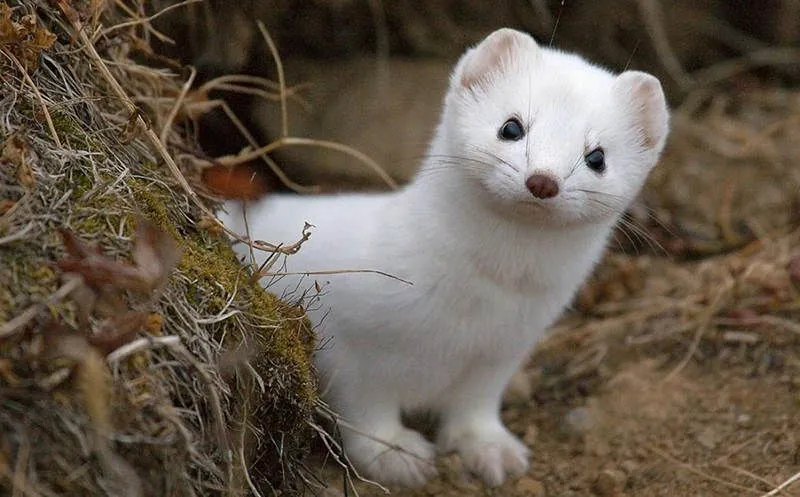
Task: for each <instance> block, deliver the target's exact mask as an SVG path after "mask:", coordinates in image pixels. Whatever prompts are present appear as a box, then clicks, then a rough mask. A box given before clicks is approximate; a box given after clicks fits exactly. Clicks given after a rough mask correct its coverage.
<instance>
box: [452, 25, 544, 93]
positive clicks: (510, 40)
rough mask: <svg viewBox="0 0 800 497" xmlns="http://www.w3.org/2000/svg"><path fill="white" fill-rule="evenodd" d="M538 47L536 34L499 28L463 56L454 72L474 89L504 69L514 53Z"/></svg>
mask: <svg viewBox="0 0 800 497" xmlns="http://www.w3.org/2000/svg"><path fill="white" fill-rule="evenodd" d="M537 48H538V45H537V44H536V41H535V40H534V39H533V37H531V36H530V35H528V34H526V33H523V32H522V31H517V30H515V29H510V28H502V29H498V30H497V31H494V32H493V33H492V34H490V35H489V36H487V37H486V38H485V39H484V40H483V41H482V42H480V43H479V44H478V45H477V46H476V47H475V48H472V49H470V50H469V51H467V53H465V54H464V55H463V56H462V57H461V60H460V61H459V63H458V65H457V66H456V70H455V71H454V72H453V84H454V85H459V86H461V87H463V88H467V89H472V88H474V87H475V86H478V85H481V84H482V83H485V82H486V80H487V79H488V78H489V76H491V75H492V74H494V73H496V72H499V71H502V70H503V69H504V68H505V67H507V65H508V64H509V62H510V61H512V60H513V58H514V57H517V56H519V55H520V54H521V53H523V52H525V51H527V52H532V51H534V50H536V49H537Z"/></svg>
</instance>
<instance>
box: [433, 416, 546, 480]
mask: <svg viewBox="0 0 800 497" xmlns="http://www.w3.org/2000/svg"><path fill="white" fill-rule="evenodd" d="M442 448H443V449H444V450H446V451H451V450H455V451H456V452H458V454H459V455H460V456H461V461H462V462H463V464H464V467H465V468H466V469H467V470H468V471H469V472H470V473H472V474H474V475H476V476H478V477H479V478H480V479H482V480H483V481H484V483H486V485H488V486H490V487H496V486H499V485H502V483H503V482H504V481H505V480H506V478H508V477H518V476H522V475H524V474H525V472H526V471H528V455H529V453H530V451H529V450H528V448H527V447H526V446H525V444H523V443H522V442H520V441H519V440H518V439H517V437H515V436H514V435H512V434H511V433H510V432H509V431H508V430H507V429H506V428H505V427H503V426H500V427H498V428H494V429H492V430H485V429H484V430H480V429H473V430H469V431H466V432H462V433H461V434H460V435H459V436H456V437H447V438H445V439H444V443H443V444H442Z"/></svg>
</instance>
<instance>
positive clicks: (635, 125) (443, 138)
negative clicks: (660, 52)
mask: <svg viewBox="0 0 800 497" xmlns="http://www.w3.org/2000/svg"><path fill="white" fill-rule="evenodd" d="M668 132H669V111H668V109H667V104H666V101H665V98H664V92H663V90H662V88H661V84H660V83H659V81H658V80H657V79H656V78H655V77H653V76H651V75H649V74H646V73H643V72H638V71H625V72H623V73H621V74H619V75H614V74H612V73H611V72H609V71H607V70H605V69H603V68H600V67H598V66H595V65H593V64H591V63H589V62H587V61H585V60H584V59H582V58H581V57H579V56H577V55H574V54H569V53H564V52H560V51H557V50H552V49H548V48H543V47H540V46H538V45H537V43H536V41H535V40H534V39H533V38H532V37H530V36H529V35H527V34H525V33H522V32H519V31H515V30H512V29H500V30H498V31H495V32H494V33H492V34H491V35H489V36H488V37H487V38H486V39H485V40H484V41H482V42H481V43H480V44H478V45H477V46H476V47H474V48H472V49H470V50H469V51H467V53H466V54H464V55H463V56H462V58H461V60H460V61H459V63H458V64H457V65H456V67H455V69H454V71H453V73H452V76H451V81H450V89H449V91H448V94H447V97H446V99H445V106H444V112H443V117H442V121H441V123H440V126H439V132H438V135H437V139H438V142H434V146H433V148H432V154H431V157H430V159H429V161H428V164H430V167H432V168H436V167H438V166H437V162H439V161H441V162H442V163H446V164H447V165H448V169H451V168H452V169H455V170H458V171H459V174H461V177H463V178H464V179H466V180H468V181H469V182H470V184H473V185H475V186H476V187H477V191H478V192H482V193H483V195H482V197H483V198H485V199H486V201H488V202H489V203H490V204H492V206H493V207H495V208H498V209H501V210H504V211H509V212H513V213H516V214H520V215H522V216H524V217H526V218H529V219H532V220H534V221H535V222H540V223H548V224H556V225H564V224H575V223H585V222H596V221H599V220H604V219H616V218H617V217H618V216H619V215H620V214H621V213H622V212H623V211H624V210H625V209H626V208H627V207H628V205H629V203H630V202H631V200H633V198H634V197H636V195H638V193H639V191H640V189H641V187H642V185H643V183H644V181H645V179H646V178H647V175H648V173H649V172H650V170H651V169H652V168H653V166H654V165H655V164H656V162H657V160H658V157H659V155H660V154H661V151H662V149H663V148H664V143H665V141H666V138H667V134H668ZM440 165H441V164H440ZM451 166H452V167H451Z"/></svg>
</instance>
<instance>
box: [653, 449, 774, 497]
mask: <svg viewBox="0 0 800 497" xmlns="http://www.w3.org/2000/svg"><path fill="white" fill-rule="evenodd" d="M645 447H646V448H647V449H649V450H650V451H652V452H654V453H655V454H657V455H659V456H661V457H663V458H664V459H666V460H667V461H670V462H671V463H673V464H675V465H677V466H680V467H681V468H683V469H685V470H686V471H688V472H690V473H693V474H695V475H697V476H700V477H702V478H705V479H707V480H710V481H713V482H716V483H719V484H720V485H725V486H726V487H729V488H735V489H737V490H744V491H747V492H751V493H757V492H758V490H756V489H755V488H751V487H745V486H743V485H738V484H736V483H733V482H729V481H725V480H723V479H722V478H718V477H716V476H714V475H710V474H708V473H705V472H703V471H700V470H699V469H697V468H695V467H694V466H692V465H691V464H688V463H685V462H683V461H680V460H678V459H675V458H674V457H672V456H671V455H669V454H667V453H666V452H664V451H663V450H661V449H658V448H656V447H652V446H645ZM773 495H775V494H773ZM761 497H766V496H761ZM770 497H772V496H770Z"/></svg>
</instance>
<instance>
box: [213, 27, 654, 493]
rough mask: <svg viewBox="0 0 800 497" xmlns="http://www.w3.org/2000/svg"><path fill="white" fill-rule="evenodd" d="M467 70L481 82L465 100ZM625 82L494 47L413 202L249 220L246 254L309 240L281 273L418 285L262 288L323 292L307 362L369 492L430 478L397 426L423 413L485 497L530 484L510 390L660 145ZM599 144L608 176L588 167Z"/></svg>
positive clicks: (520, 39)
mask: <svg viewBox="0 0 800 497" xmlns="http://www.w3.org/2000/svg"><path fill="white" fill-rule="evenodd" d="M498 40H499V41H498ZM503 40H505V41H506V42H508V41H509V40H511V42H512V43H511V44H510V45H508V44H506V45H503V44H502V43H500V42H502V41H503ZM509 46H510V48H508V47H509ZM504 47H505V49H504ZM506 49H507V50H506ZM487 50H488V51H489V52H487ZM475 54H479V55H480V56H481V57H480V59H478V58H475V59H473V57H475V56H476V55H475ZM471 62H472V63H471ZM470 63H471V65H470ZM464 71H473V72H474V71H477V73H476V74H475V75H476V76H480V78H478V79H476V80H475V81H477V83H475V84H472V85H471V86H468V87H465V86H464V84H465V83H464V81H465V79H464V75H465V74H464ZM481 71H483V73H482V72H481ZM484 73H485V74H484ZM625 74H626V76H625V78H619V77H616V76H614V75H613V74H612V73H610V72H608V71H606V70H604V69H601V68H599V67H596V66H593V65H590V64H588V63H587V62H585V61H584V60H583V59H581V58H580V57H578V56H576V55H570V54H566V53H562V52H559V51H555V50H550V49H545V48H540V47H538V46H537V45H536V43H535V42H534V40H533V39H532V38H530V37H529V36H527V35H525V34H522V33H519V32H516V31H512V30H508V29H505V30H500V31H497V32H495V33H494V34H492V35H490V37H489V38H487V39H486V40H485V41H484V42H482V44H481V45H479V46H478V47H477V48H475V49H472V50H470V51H469V52H467V54H465V55H464V57H463V58H462V60H461V62H459V64H458V65H457V66H456V69H455V70H454V73H453V77H452V80H451V86H450V90H449V91H448V93H447V96H446V98H445V105H444V110H443V115H442V119H441V121H440V125H439V127H438V129H437V133H436V136H435V138H434V139H433V142H432V144H431V148H430V154H429V157H428V158H426V160H425V162H424V164H423V167H422V170H421V172H420V173H419V174H418V175H417V177H416V178H415V179H414V181H413V182H412V183H411V184H409V185H408V186H407V187H405V188H404V189H402V190H400V191H397V192H393V193H377V194H348V195H338V196H315V197H300V196H293V195H270V196H268V197H266V198H265V199H264V200H262V201H259V202H257V203H255V204H253V205H251V206H249V208H248V212H247V214H248V221H249V224H250V229H251V234H252V237H253V238H255V239H263V240H269V241H286V242H289V241H292V240H294V239H296V238H297V236H298V235H299V232H300V229H301V227H302V225H303V222H304V221H308V222H310V223H312V224H313V225H314V226H315V228H314V229H313V231H312V236H311V239H310V240H309V241H308V242H307V243H306V244H305V245H304V246H303V248H302V250H301V251H300V252H299V253H298V254H296V255H293V256H290V257H289V258H288V260H287V265H286V267H285V268H284V269H285V270H287V271H290V272H292V271H296V272H304V271H329V270H340V269H341V270H347V269H369V270H378V271H383V272H385V273H389V274H392V275H395V276H397V277H399V278H402V279H404V280H407V281H410V282H412V283H413V285H408V284H406V283H403V282H401V281H397V280H394V279H390V278H387V277H385V276H381V275H378V274H369V273H351V274H341V275H331V276H314V277H306V278H305V280H303V279H302V278H301V277H291V276H286V277H283V278H282V279H280V280H279V281H277V282H275V284H274V285H273V286H271V287H270V289H271V290H274V291H276V292H277V293H279V294H280V293H284V292H290V291H292V290H294V289H297V288H301V289H302V288H307V287H309V286H311V283H312V280H311V278H313V279H316V280H318V281H322V282H329V284H327V285H325V286H324V289H323V292H322V295H321V296H320V300H319V302H318V305H314V306H312V307H315V308H316V310H312V311H311V312H310V315H311V318H312V320H313V321H314V322H315V323H319V322H321V321H322V325H321V326H320V328H319V333H320V340H321V342H322V343H323V344H324V346H323V347H322V350H320V351H319V353H318V354H317V357H316V364H317V366H318V368H319V371H320V372H321V374H322V377H323V383H322V386H323V389H327V398H328V399H329V401H330V402H331V404H332V405H333V406H334V408H335V409H337V410H338V411H339V412H340V413H341V415H342V416H343V417H344V419H345V420H346V421H347V422H348V423H349V424H351V425H352V426H353V427H354V428H355V429H354V430H350V429H345V430H344V432H343V435H344V442H345V446H346V449H347V450H348V454H349V457H350V458H351V460H352V461H353V462H354V463H355V464H357V465H358V467H359V468H360V469H361V470H362V471H364V472H366V473H367V475H368V476H370V477H372V478H375V479H377V480H379V481H382V482H384V483H398V484H403V485H418V484H421V483H423V482H424V481H425V480H426V479H428V478H429V477H431V476H433V475H434V474H435V472H436V471H435V468H434V465H433V461H434V454H435V449H434V445H433V444H431V443H430V442H428V441H427V440H425V439H424V438H423V437H422V436H421V435H420V434H419V433H416V432H414V431H412V430H409V429H408V428H406V427H404V426H403V425H402V424H401V420H400V413H401V411H408V410H417V409H426V410H432V411H433V412H435V413H437V414H438V415H439V416H440V421H441V425H440V430H439V435H438V438H437V444H436V449H438V450H439V451H440V452H449V451H457V452H458V453H459V454H460V455H461V457H462V459H463V461H464V464H465V467H466V468H467V469H469V470H470V471H472V472H473V473H476V474H477V475H478V476H480V477H481V478H482V479H483V480H484V481H485V482H486V483H488V484H490V485H498V484H500V483H502V482H503V481H504V480H505V479H506V477H508V476H512V475H519V474H522V473H524V472H525V471H526V469H527V467H528V450H527V448H526V447H525V446H524V445H523V444H522V443H521V442H520V441H519V440H517V439H516V438H515V437H514V436H513V435H512V434H511V433H510V432H509V431H508V430H507V429H506V428H505V427H504V426H503V424H502V422H501V421H500V418H499V410H500V399H501V395H502V392H503V389H504V387H505V385H506V383H507V381H508V380H509V378H510V377H511V375H512V374H513V373H514V372H515V371H516V370H517V369H518V368H519V367H520V365H521V364H522V362H523V361H524V360H525V359H526V358H527V357H528V355H529V353H530V351H531V349H532V348H533V346H534V345H535V343H536V342H537V341H538V340H539V339H540V338H541V337H542V336H543V335H544V333H545V330H546V328H547V327H548V326H550V325H551V324H552V323H553V321H554V320H555V319H556V318H558V316H559V315H560V314H561V313H562V311H563V309H564V308H565V306H566V305H567V304H568V303H569V302H570V300H571V299H572V297H573V294H574V293H575V291H576V289H577V288H578V286H579V285H580V284H581V282H582V281H583V280H584V279H585V277H586V276H587V274H588V273H589V272H590V270H591V269H592V267H593V265H594V264H595V263H596V261H597V260H598V259H599V258H600V256H601V253H602V251H603V248H604V246H605V244H606V241H607V238H608V236H609V234H610V231H611V229H612V227H613V226H614V224H615V223H616V221H617V220H618V217H619V214H620V213H621V212H622V211H623V210H624V209H625V208H626V207H627V205H628V203H629V202H630V201H631V200H632V199H633V198H634V197H635V196H636V195H637V194H638V192H639V190H640V188H641V186H642V183H643V182H644V180H645V178H646V177H647V174H648V172H649V171H650V169H651V168H652V167H653V166H654V165H655V163H656V161H657V158H658V156H659V154H660V152H661V149H662V148H663V145H664V140H665V139H666V135H667V132H668V124H667V120H668V112H667V108H666V104H665V103H664V97H663V93H662V91H661V87H660V85H659V84H658V81H657V80H656V79H655V78H653V77H652V76H649V75H646V74H644V73H636V72H628V73H625ZM471 81H472V80H471ZM642 88H644V90H642ZM642 100H644V101H642ZM511 116H517V117H518V118H519V119H520V120H521V121H522V122H523V124H524V125H525V128H526V129H527V134H526V136H525V138H523V139H522V140H520V141H516V142H513V141H503V140H500V139H499V138H498V129H499V128H500V127H501V126H502V124H503V123H504V122H505V121H506V120H507V119H508V118H509V117H511ZM643 116H645V117H647V119H645V118H644V117H643ZM645 137H649V138H650V140H651V141H650V142H649V143H651V145H650V146H649V147H648V146H646V144H645V143H646V140H645ZM653 143H654V145H652V144H653ZM598 146H602V147H603V148H604V150H605V154H606V160H607V164H608V169H607V171H606V172H605V173H604V174H602V175H598V174H597V173H595V172H593V171H591V170H590V169H589V168H588V167H587V166H586V165H585V163H584V155H585V154H586V153H587V152H588V151H590V150H592V149H593V148H595V147H598ZM534 172H537V173H544V174H548V175H550V176H551V177H553V178H554V179H556V180H557V182H558V185H559V187H560V192H559V194H558V195H557V196H556V197H554V198H551V199H547V200H539V199H535V198H534V197H533V196H532V195H531V193H530V192H529V191H528V190H527V189H526V187H525V180H526V178H528V177H529V176H530V175H532V174H533V173H534ZM578 189H584V190H593V191H597V192H600V193H586V192H583V191H578ZM592 199H594V200H592ZM227 210H228V213H227V214H223V220H224V222H225V223H226V224H227V225H228V226H229V227H231V228H233V229H234V230H236V231H237V232H240V233H243V232H244V224H243V220H242V216H241V207H240V206H239V205H237V204H235V203H230V204H229V205H228V206H227ZM237 250H238V251H239V253H240V254H241V255H245V254H246V253H247V252H248V251H247V250H246V247H243V246H241V245H239V246H238V248H237ZM257 257H258V259H259V260H260V261H261V260H263V259H264V257H265V254H263V253H257ZM323 317H324V320H323ZM364 434H366V435H367V436H364ZM378 440H380V441H378ZM387 444H388V446H387ZM397 448H399V449H400V450H396V449H397Z"/></svg>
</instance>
